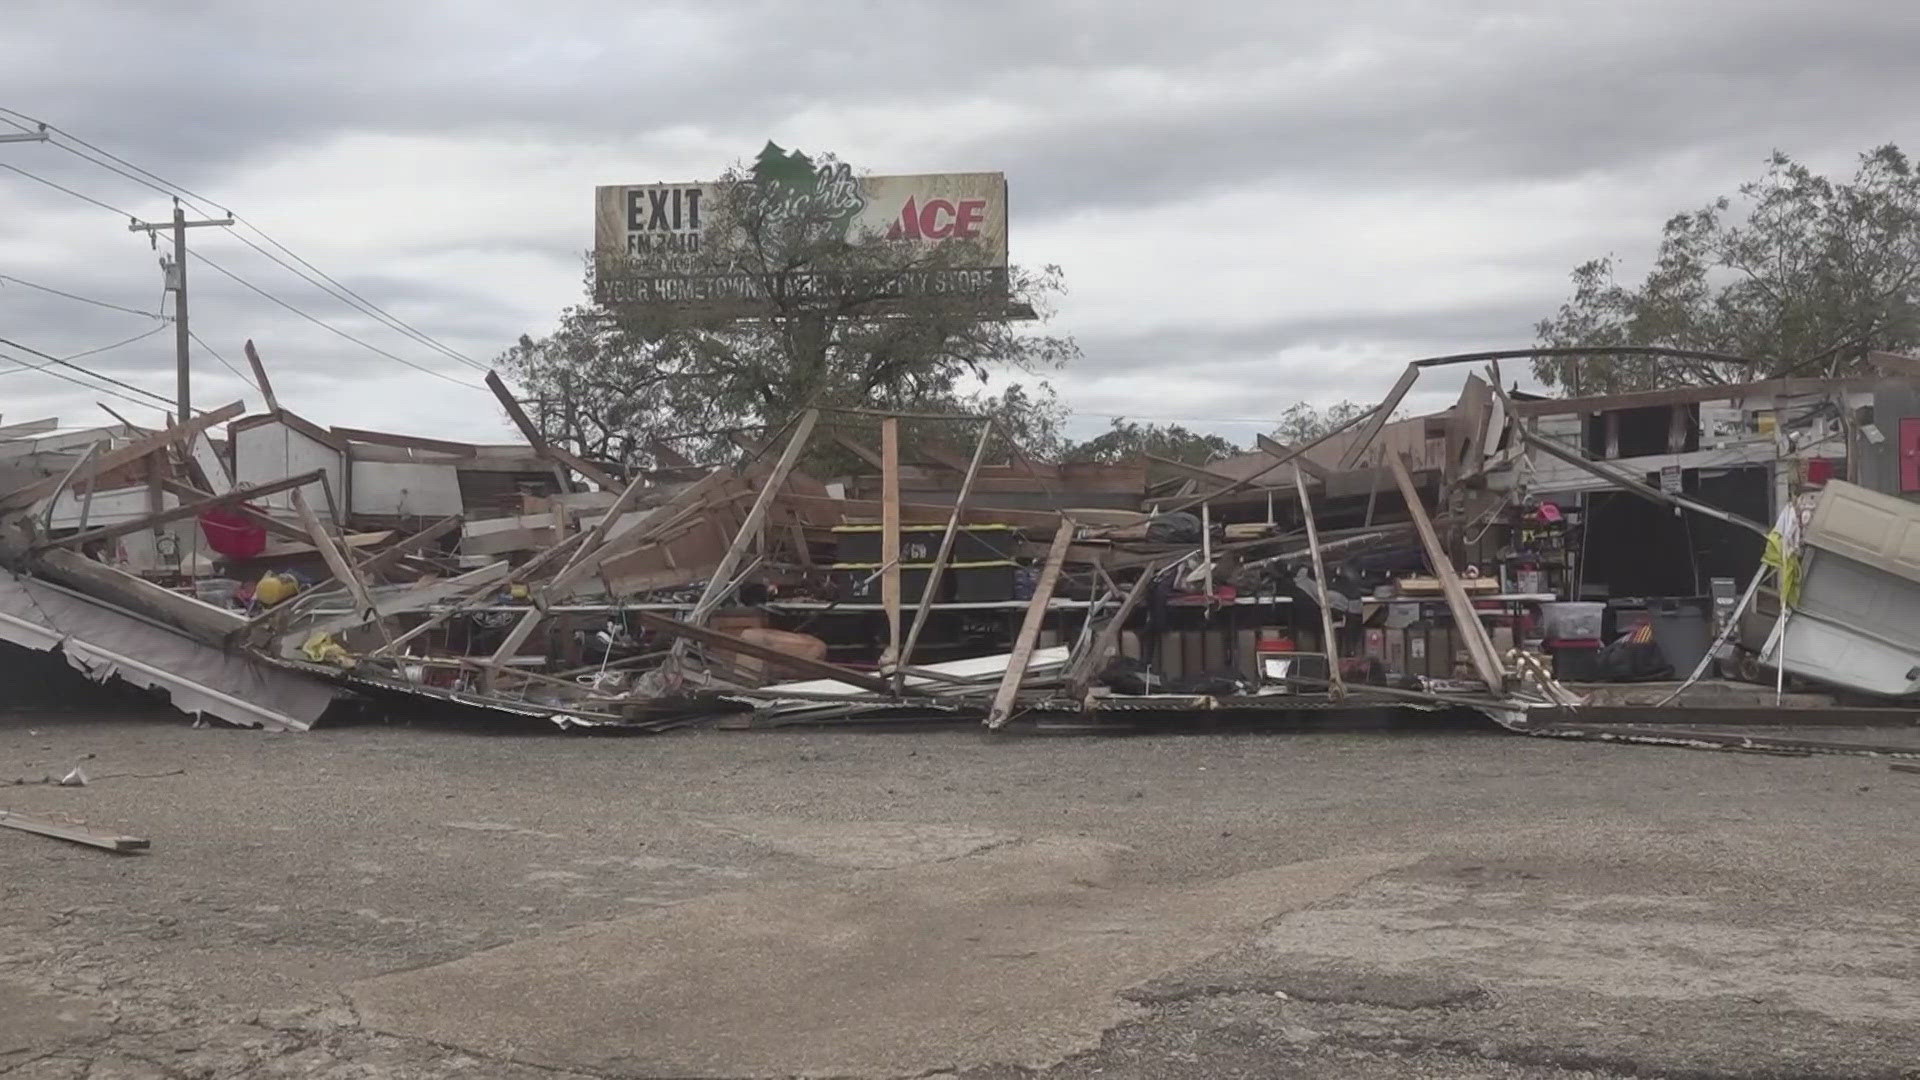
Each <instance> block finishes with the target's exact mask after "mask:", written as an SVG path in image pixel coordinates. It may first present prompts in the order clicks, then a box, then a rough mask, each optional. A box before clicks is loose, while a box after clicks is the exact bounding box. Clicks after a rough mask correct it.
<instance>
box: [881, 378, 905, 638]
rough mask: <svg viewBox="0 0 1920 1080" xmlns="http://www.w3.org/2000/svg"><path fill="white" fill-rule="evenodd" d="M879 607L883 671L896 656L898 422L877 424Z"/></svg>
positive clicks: (897, 606) (898, 551)
mask: <svg viewBox="0 0 1920 1080" xmlns="http://www.w3.org/2000/svg"><path fill="white" fill-rule="evenodd" d="M880 607H881V609H882V610H883V611H885V613H886V616H887V651H886V654H885V655H884V656H882V657H881V659H880V665H881V667H882V668H883V669H884V668H885V667H887V666H888V665H891V664H893V663H894V662H895V661H897V660H898V659H899V657H900V421H899V420H896V419H894V418H893V417H891V416H889V417H887V418H886V419H885V420H882V421H880Z"/></svg>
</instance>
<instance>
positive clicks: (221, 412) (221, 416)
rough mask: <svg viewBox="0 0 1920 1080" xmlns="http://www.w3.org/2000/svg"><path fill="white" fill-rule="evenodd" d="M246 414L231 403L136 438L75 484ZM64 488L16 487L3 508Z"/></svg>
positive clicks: (42, 483)
mask: <svg viewBox="0 0 1920 1080" xmlns="http://www.w3.org/2000/svg"><path fill="white" fill-rule="evenodd" d="M242 411H243V407H242V405H241V404H240V403H239V402H237V401H235V402H231V403H229V404H226V405H222V406H220V407H219V408H217V409H215V410H213V411H212V412H209V413H202V414H201V415H199V416H196V417H194V418H193V419H192V420H189V421H187V422H186V423H184V424H175V425H172V426H169V427H167V428H166V429H164V430H162V431H156V432H154V433H153V434H151V435H147V436H144V437H142V438H139V439H135V440H134V441H133V442H131V443H129V444H127V445H126V446H123V447H121V448H120V449H118V450H109V451H107V452H106V453H104V454H102V455H100V456H99V458H97V459H96V460H95V461H94V462H93V464H92V465H91V466H89V467H88V468H87V469H86V470H85V471H84V473H82V474H78V475H76V476H75V478H74V483H76V484H80V483H91V482H92V481H93V480H94V478H96V477H98V476H101V475H102V474H105V473H110V472H112V471H113V470H115V469H118V468H120V467H121V466H123V465H127V464H130V463H132V462H135V461H138V460H140V459H141V458H143V457H146V456H147V455H148V454H151V453H153V452H154V451H155V450H158V449H161V448H163V447H166V446H169V445H171V444H173V443H176V442H182V441H185V440H190V439H192V438H193V437H194V436H195V435H198V434H199V433H200V432H202V431H205V430H206V429H208V428H210V427H212V426H213V425H215V424H218V423H223V422H225V421H227V420H231V419H233V418H234V417H236V416H239V415H240V413H241V412H242ZM60 486H61V482H60V479H59V478H58V477H49V478H48V479H45V480H39V481H36V482H34V483H31V484H28V485H26V486H25V487H21V488H16V489H14V490H13V491H10V492H8V493H6V494H5V495H0V509H11V508H17V507H22V506H30V505H32V504H33V503H36V502H38V501H40V500H41V499H43V498H46V497H47V496H48V495H51V494H54V493H55V492H57V491H58V490H59V488H60Z"/></svg>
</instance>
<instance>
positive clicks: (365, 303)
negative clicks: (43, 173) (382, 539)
mask: <svg viewBox="0 0 1920 1080" xmlns="http://www.w3.org/2000/svg"><path fill="white" fill-rule="evenodd" d="M0 113H11V114H12V115H14V116H19V117H22V118H24V119H27V120H32V121H33V122H34V123H36V124H41V125H42V126H43V127H44V128H45V130H47V131H50V132H55V133H57V134H59V135H60V137H61V138H62V139H66V140H68V141H70V142H75V143H78V144H80V145H81V146H84V147H86V148H87V149H88V150H91V151H93V152H94V153H96V154H99V155H100V156H101V157H105V158H108V159H110V160H111V161H112V162H116V163H118V165H123V166H125V167H126V168H118V167H116V166H115V165H113V164H109V163H108V162H106V161H101V160H100V159H99V158H96V157H91V156H89V155H87V154H85V153H82V152H81V151H79V150H76V149H74V148H73V147H71V146H68V145H66V144H65V143H63V142H60V141H59V140H49V141H50V142H52V143H53V145H54V146H56V147H59V148H60V149H62V150H65V151H66V152H67V153H69V154H72V155H74V156H75V157H78V158H80V159H81V160H82V161H86V162H89V163H91V164H94V165H98V166H100V167H101V168H103V169H106V170H108V171H110V172H113V173H115V174H117V175H119V176H122V177H125V178H126V179H128V180H131V181H133V182H134V183H136V184H140V185H141V186H143V187H146V188H149V189H151V190H153V191H156V192H158V193H160V194H162V195H166V196H169V197H173V198H180V197H182V196H186V197H187V198H185V199H183V201H186V202H187V203H188V205H189V207H190V208H192V209H193V210H194V212H196V213H202V214H204V213H208V211H207V210H205V209H204V208H202V207H199V206H194V205H193V202H192V200H194V199H198V200H200V201H202V202H205V203H208V204H211V205H215V206H219V204H218V203H216V202H215V201H214V200H213V199H210V198H207V197H206V196H204V195H200V194H198V193H197V192H194V191H192V190H190V189H188V188H186V187H183V186H182V185H180V184H176V183H174V182H173V181H171V180H168V179H166V178H165V177H162V176H160V175H158V174H156V173H154V172H151V171H149V170H147V169H143V168H141V167H140V166H138V165H135V164H134V163H133V162H131V161H128V160H127V159H125V158H123V157H120V156H119V155H117V154H114V153H113V152H111V151H108V150H104V149H101V148H100V147H99V146H96V145H94V144H93V143H90V142H88V141H86V140H85V139H82V138H80V137H79V136H78V135H75V134H73V133H72V132H69V131H67V130H65V129H63V128H59V127H55V126H53V125H51V124H45V123H44V122H43V121H41V120H39V119H37V118H35V117H31V116H28V115H27V114H25V113H22V112H18V111H16V110H13V109H5V108H0ZM0 119H4V117H0ZM8 122H9V123H12V124H14V126H15V127H21V128H22V129H23V130H31V129H27V128H25V126H24V125H22V124H20V123H18V122H17V121H11V120H9V121H8ZM128 170H132V171H131V172H129V171H128ZM136 174H138V175H136ZM220 209H221V210H222V211H223V212H224V213H226V214H227V215H228V216H230V217H233V218H234V219H235V220H236V221H238V222H240V223H241V224H243V225H245V226H246V227H247V228H249V229H252V230H253V231H254V232H255V233H257V234H259V236H260V238H261V239H263V240H265V241H266V242H267V243H269V244H271V245H273V246H274V247H275V248H277V249H279V250H280V251H281V252H282V253H284V254H285V255H286V256H287V257H288V258H290V259H292V260H294V262H297V263H299V264H300V266H301V267H305V268H306V271H311V272H312V273H311V274H309V273H307V272H305V271H303V270H301V269H300V268H298V267H295V266H293V265H291V264H289V263H287V262H286V261H285V260H283V259H281V258H280V257H279V256H276V255H274V254H273V253H272V252H270V251H268V250H266V249H265V248H262V247H261V246H260V245H258V244H256V243H254V242H253V241H252V240H250V239H248V238H247V237H245V236H243V235H241V234H240V233H238V232H235V233H233V234H232V235H233V237H234V239H236V240H238V241H240V242H241V243H243V244H245V245H247V246H248V247H250V248H252V249H253V250H254V251H256V252H259V253H260V254H261V255H262V256H264V257H265V258H267V259H269V260H271V261H272V262H274V263H275V264H277V265H279V266H280V267H281V268H282V269H284V270H286V271H287V272H288V273H291V274H293V275H294V276H295V277H298V278H300V279H301V280H302V281H305V282H306V283H307V284H309V285H312V286H313V287H314V288H316V289H319V290H320V291H321V292H324V293H326V294H327V295H328V296H331V297H333V298H334V299H336V300H338V301H340V302H341V303H342V304H345V305H346V306H348V307H350V308H353V309H354V310H356V311H359V312H360V313H361V314H364V315H367V316H369V317H371V318H372V319H374V321H376V322H379V323H381V324H383V325H385V326H387V327H388V328H389V329H392V330H394V331H396V332H398V333H400V334H402V335H404V336H406V337H409V338H412V339H413V340H415V341H417V342H419V343H420V344H422V345H425V346H427V347H428V348H431V349H433V350H435V351H437V352H439V353H441V354H442V355H445V356H447V357H450V358H452V359H454V360H457V361H459V362H460V363H462V364H465V365H467V366H468V367H471V368H473V369H474V370H476V371H485V370H487V367H486V365H485V364H482V363H480V362H478V361H476V360H474V359H473V358H472V357H470V356H467V355H466V354H464V353H461V352H459V351H458V350H456V349H454V348H452V347H450V346H448V345H446V344H445V343H443V342H441V341H440V340H439V339H437V338H435V337H433V336H432V335H430V334H428V333H426V332H425V331H423V330H420V329H419V328H417V327H415V326H413V325H412V324H410V323H408V322H406V321H405V320H403V319H401V318H400V317H399V316H397V315H394V314H393V313H392V312H389V311H387V310H386V309H385V308H382V307H381V306H380V305H378V304H375V303H374V302H373V301H371V300H368V299H367V298H366V297H364V296H361V295H360V294H359V293H358V292H355V291H354V290H353V289H352V288H349V287H348V286H346V285H344V284H342V283H341V282H340V281H339V280H338V279H336V278H334V277H333V276H332V275H330V274H328V273H327V272H326V271H324V270H322V269H320V268H319V267H317V266H315V265H313V263H311V262H309V261H307V260H306V259H304V258H302V257H301V256H300V255H298V254H296V253H295V252H294V251H293V250H292V249H291V248H289V247H287V246H286V245H285V244H283V243H281V242H280V241H279V240H277V239H275V238H274V237H273V236H271V235H269V234H268V233H267V231H266V230H265V229H262V228H261V227H260V226H258V225H255V224H254V223H253V222H252V221H250V220H248V219H247V218H244V217H240V216H239V215H236V214H234V213H233V212H232V211H231V210H226V209H225V207H220ZM315 275H317V278H318V279H316V276H315ZM336 290H337V291H336Z"/></svg>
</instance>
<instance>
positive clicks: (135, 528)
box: [38, 469, 326, 548]
mask: <svg viewBox="0 0 1920 1080" xmlns="http://www.w3.org/2000/svg"><path fill="white" fill-rule="evenodd" d="M324 475H326V473H325V470H323V469H314V470H312V471H310V472H303V473H301V474H300V475H298V476H289V477H286V478H285V479H282V480H270V481H268V482H267V483H264V484H251V485H248V486H247V487H237V488H234V489H233V490H232V491H229V492H227V493H226V494H225V495H209V496H207V497H206V498H204V499H199V500H197V501H194V502H190V503H182V504H180V505H179V506H176V507H174V508H173V509H171V510H162V511H160V512H159V513H155V514H148V515H146V516H144V517H140V518H136V519H134V520H133V521H123V522H121V523H119V524H117V525H103V526H101V527H100V528H98V529H90V530H88V531H87V532H82V533H75V534H73V535H72V536H68V537H63V538H62V539H59V540H49V541H47V542H46V543H44V544H40V545H38V546H39V547H41V548H49V547H78V546H81V545H83V544H91V543H94V542H96V541H100V540H112V539H114V538H116V537H121V536H128V535H131V534H133V533H137V532H139V531H140V530H142V529H146V528H157V527H159V526H161V525H165V524H166V523H168V522H170V521H179V520H180V519H182V518H190V517H198V516H199V515H200V514H201V513H202V512H204V511H207V510H212V509H214V508H215V507H218V506H225V505H227V504H228V503H235V502H244V501H246V500H248V499H258V498H262V497H264V496H267V495H273V494H277V493H279V492H282V491H286V490H288V489H291V488H300V487H305V486H307V485H308V484H311V483H313V482H314V481H316V480H318V479H320V478H321V477H322V476H324Z"/></svg>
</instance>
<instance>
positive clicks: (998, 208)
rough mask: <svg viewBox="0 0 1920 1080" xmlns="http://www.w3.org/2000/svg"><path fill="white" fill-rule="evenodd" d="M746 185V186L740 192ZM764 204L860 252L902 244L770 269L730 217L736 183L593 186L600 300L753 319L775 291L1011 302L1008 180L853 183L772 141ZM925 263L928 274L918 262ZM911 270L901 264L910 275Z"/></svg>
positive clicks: (925, 178)
mask: <svg viewBox="0 0 1920 1080" xmlns="http://www.w3.org/2000/svg"><path fill="white" fill-rule="evenodd" d="M745 183H748V182H741V185H740V186H744V184H745ZM750 183H752V184H755V185H759V189H760V190H759V192H757V193H756V198H764V199H766V200H769V201H768V202H766V203H762V204H760V205H763V206H765V207H767V208H768V212H769V213H772V214H774V215H780V214H795V215H800V214H804V215H808V219H809V220H810V221H812V222H816V223H818V224H819V225H820V226H821V228H822V229H823V230H824V231H825V232H826V233H828V234H833V233H838V234H839V235H840V236H841V237H842V238H844V239H845V240H847V241H848V242H849V243H853V244H856V245H861V244H868V243H875V244H879V243H881V242H885V244H887V245H900V246H895V247H892V248H891V251H890V253H889V254H887V255H885V256H879V257H876V258H875V259H874V260H873V261H872V265H871V266H870V267H869V266H867V265H865V264H864V263H862V261H861V260H857V259H856V260H854V261H853V264H852V266H851V268H850V267H849V266H848V265H838V266H835V267H833V268H831V269H824V268H818V267H813V268H810V267H808V266H806V265H802V266H800V267H798V268H796V269H794V270H791V271H787V272H783V273H779V274H770V273H767V272H765V271H764V269H763V267H762V266H761V265H760V264H758V263H757V262H756V261H755V260H754V259H753V258H751V257H749V249H748V245H747V238H746V236H745V235H744V233H743V231H742V229H741V227H740V225H739V224H738V223H737V222H736V221H733V220H730V217H731V215H730V213H729V211H728V209H727V208H728V207H729V206H730V205H734V204H737V203H738V202H739V201H740V196H741V195H742V194H743V193H742V192H740V191H738V190H735V185H734V184H725V183H686V184H637V185H613V186H605V187H599V188H595V189H594V245H593V247H594V255H595V258H596V260H597V261H598V262H599V263H600V265H601V266H602V267H606V268H608V270H606V271H603V273H602V290H601V299H602V300H603V301H606V302H613V303H632V304H648V305H663V306H673V307H683V308H690V309H696V310H706V311H710V312H713V313H716V314H740V315H751V314H755V313H758V312H761V311H764V310H765V309H766V306H767V304H768V302H769V298H770V295H771V294H772V293H773V292H776V291H777V292H778V293H779V294H780V295H782V296H786V297H800V298H804V297H807V296H810V295H811V296H819V297H837V296H844V295H846V294H847V293H849V292H850V291H859V290H867V289H871V290H872V291H873V292H874V293H875V294H876V295H880V296H884V297H885V298H886V299H889V300H893V301H908V300H914V299H923V298H947V299H962V300H969V301H971V300H975V299H977V300H979V301H982V302H984V303H987V304H1004V303H1005V301H1006V298H1007V181H1006V177H1005V175H1004V174H1001V173H927V174H922V175H916V176H855V175H853V172H852V170H851V169H849V168H848V166H846V165H845V164H838V163H831V164H823V165H818V166H816V165H815V164H814V163H813V162H812V161H810V160H808V158H807V157H806V156H805V155H804V154H801V153H800V152H799V151H793V152H791V153H789V152H787V151H783V150H781V149H780V148H779V147H778V146H775V145H774V144H772V143H768V144H767V148H766V149H765V150H763V151H761V154H760V157H759V158H758V159H756V161H755V163H754V168H753V180H752V181H750ZM922 263H924V264H926V265H924V267H921V266H920V265H919V264H922ZM903 267H904V269H903Z"/></svg>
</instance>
